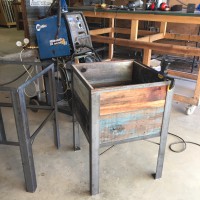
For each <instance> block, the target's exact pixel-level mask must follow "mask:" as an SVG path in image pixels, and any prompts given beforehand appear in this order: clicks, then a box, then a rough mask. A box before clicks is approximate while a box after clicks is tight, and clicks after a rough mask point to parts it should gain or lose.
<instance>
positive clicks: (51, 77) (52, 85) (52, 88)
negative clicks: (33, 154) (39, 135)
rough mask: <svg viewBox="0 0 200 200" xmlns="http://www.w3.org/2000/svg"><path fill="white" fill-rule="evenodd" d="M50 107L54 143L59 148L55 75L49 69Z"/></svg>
mask: <svg viewBox="0 0 200 200" xmlns="http://www.w3.org/2000/svg"><path fill="white" fill-rule="evenodd" d="M48 77H49V87H50V90H49V91H50V97H51V107H52V108H53V109H54V118H53V127H54V143H55V145H56V147H57V148H60V132H59V125H58V109H57V98H56V87H55V76H54V71H53V69H51V70H50V71H49V72H48Z"/></svg>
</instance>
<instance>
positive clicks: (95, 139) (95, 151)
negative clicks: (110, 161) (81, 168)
mask: <svg viewBox="0 0 200 200" xmlns="http://www.w3.org/2000/svg"><path fill="white" fill-rule="evenodd" d="M91 99H92V100H91V103H90V107H91V109H90V110H91V111H92V113H91V120H90V131H91V132H90V141H89V142H90V193H91V195H95V194H98V193H99V109H98V108H99V96H97V95H95V94H93V95H92V97H91Z"/></svg>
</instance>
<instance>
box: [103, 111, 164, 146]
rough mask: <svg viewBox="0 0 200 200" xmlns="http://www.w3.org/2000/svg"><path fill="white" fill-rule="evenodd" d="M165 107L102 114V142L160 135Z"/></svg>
mask: <svg viewBox="0 0 200 200" xmlns="http://www.w3.org/2000/svg"><path fill="white" fill-rule="evenodd" d="M163 112H164V107H158V108H148V109H142V110H137V111H132V112H129V113H117V114H112V115H105V116H101V118H100V143H101V144H102V143H106V142H111V141H112V142H114V141H121V140H125V139H133V138H137V137H145V136H149V135H159V134H160V133H161V125H162V119H163Z"/></svg>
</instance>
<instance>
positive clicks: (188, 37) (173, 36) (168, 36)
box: [165, 33, 200, 42]
mask: <svg viewBox="0 0 200 200" xmlns="http://www.w3.org/2000/svg"><path fill="white" fill-rule="evenodd" d="M165 39H173V40H183V41H191V42H199V41H200V36H199V35H188V34H176V33H166V34H165Z"/></svg>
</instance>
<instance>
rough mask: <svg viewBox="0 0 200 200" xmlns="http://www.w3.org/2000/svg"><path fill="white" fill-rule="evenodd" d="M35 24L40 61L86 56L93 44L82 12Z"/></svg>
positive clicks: (46, 19)
mask: <svg viewBox="0 0 200 200" xmlns="http://www.w3.org/2000/svg"><path fill="white" fill-rule="evenodd" d="M58 18H59V15H54V16H50V17H47V18H45V19H41V20H38V21H36V22H35V29H36V38H37V43H38V47H39V55H40V59H41V60H44V59H49V58H54V57H64V56H71V55H73V54H77V55H80V54H84V53H87V52H88V51H91V49H90V48H92V42H91V37H90V34H89V29H88V26H87V22H86V20H85V17H84V16H83V14H82V13H81V12H64V13H62V14H61V20H60V25H59V26H58V21H59V19H58Z"/></svg>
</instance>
